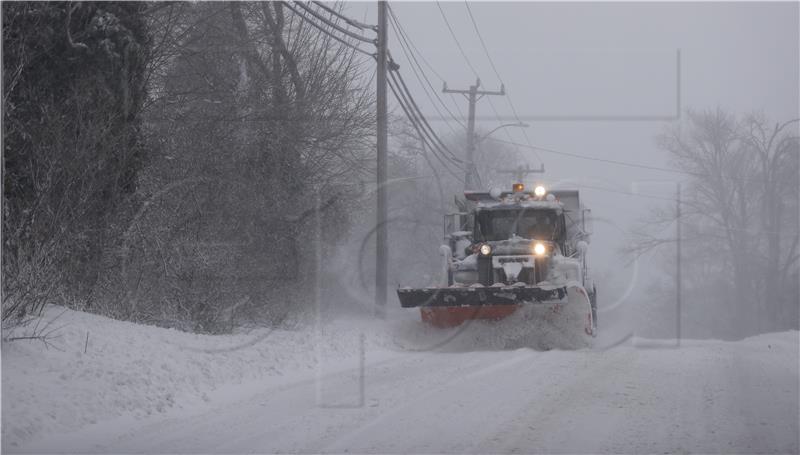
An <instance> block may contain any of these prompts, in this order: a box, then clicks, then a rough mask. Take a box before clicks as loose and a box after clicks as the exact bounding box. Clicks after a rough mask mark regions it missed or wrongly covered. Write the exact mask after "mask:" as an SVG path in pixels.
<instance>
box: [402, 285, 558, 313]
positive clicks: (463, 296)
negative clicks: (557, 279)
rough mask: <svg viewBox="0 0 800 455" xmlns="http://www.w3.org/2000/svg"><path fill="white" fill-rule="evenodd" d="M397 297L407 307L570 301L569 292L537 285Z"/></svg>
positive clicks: (422, 292)
mask: <svg viewBox="0 0 800 455" xmlns="http://www.w3.org/2000/svg"><path fill="white" fill-rule="evenodd" d="M397 297H398V298H399V299H400V305H402V307H403V308H415V307H455V306H483V305H519V304H521V303H559V302H562V301H564V299H566V297H567V290H566V288H556V289H542V288H540V287H534V286H524V287H523V286H520V287H517V286H507V287H474V288H473V287H469V288H423V289H398V290H397Z"/></svg>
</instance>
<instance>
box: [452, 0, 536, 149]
mask: <svg viewBox="0 0 800 455" xmlns="http://www.w3.org/2000/svg"><path fill="white" fill-rule="evenodd" d="M464 5H465V6H466V7H467V12H468V13H469V18H470V20H471V21H472V26H473V27H474V28H475V34H476V35H478V40H479V41H480V42H481V47H482V48H483V52H484V53H485V54H486V58H487V59H488V60H489V65H490V66H491V67H492V70H493V71H494V75H495V76H497V80H498V81H500V84H502V85H503V86H505V81H503V78H502V77H501V76H500V71H498V70H497V65H495V64H494V59H493V58H492V54H491V53H490V52H489V48H488V46H486V41H484V40H483V35H482V34H481V30H480V28H478V23H477V22H476V21H475V16H473V15H472V9H471V8H470V7H469V2H467V1H466V0H464ZM506 100H507V101H508V105H509V106H511V112H512V113H513V114H514V117H515V118H516V119H517V121H518V122H520V123H522V120H520V118H519V114H517V108H516V107H514V103H513V101H511V97H510V96H508V95H506ZM489 104H492V103H491V102H490V103H489ZM492 109H493V110H494V113H495V115H496V116H497V118H498V120H499V119H500V114H499V113H498V112H497V109H494V105H493V104H492ZM506 133H508V131H506ZM507 135H508V138H509V139H511V134H510V133H509V134H507ZM522 135H523V136H525V142H527V143H528V145H533V144H531V140H530V138H529V137H528V132H527V131H525V130H522ZM534 153H536V158H537V159H538V160H539V162H540V163H542V162H543V161H542V157H541V156H539V153H538V152H535V151H534Z"/></svg>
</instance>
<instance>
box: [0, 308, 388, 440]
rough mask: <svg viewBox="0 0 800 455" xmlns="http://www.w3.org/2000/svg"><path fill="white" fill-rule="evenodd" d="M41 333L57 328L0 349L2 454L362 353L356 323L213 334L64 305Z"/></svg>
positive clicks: (47, 317) (189, 407) (176, 409)
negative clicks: (58, 435) (40, 337)
mask: <svg viewBox="0 0 800 455" xmlns="http://www.w3.org/2000/svg"><path fill="white" fill-rule="evenodd" d="M47 324H49V325H48V326H47V327H46V329H45V330H42V329H43V327H44V326H45V325H47ZM33 329H34V327H33V325H31V326H29V327H26V328H23V329H17V330H16V331H15V333H13V334H12V336H13V337H24V336H25V335H29V334H30V333H31V331H32V330H33ZM37 330H38V331H39V332H44V333H47V332H50V331H51V330H52V333H50V334H49V337H48V339H47V344H45V343H43V342H42V341H40V340H16V341H11V342H8V341H5V342H3V345H2V413H3V415H2V418H3V425H2V427H3V429H2V437H3V448H4V449H12V450H13V448H14V447H17V446H18V445H19V444H21V443H23V442H25V441H28V440H31V439H37V438H39V437H42V436H44V435H50V434H53V433H66V432H70V431H73V430H76V429H79V428H82V427H86V426H88V425H93V424H96V423H99V422H107V421H109V420H113V419H115V418H119V417H124V418H130V419H133V420H134V421H137V420H145V419H148V418H154V417H155V418H158V417H169V416H173V415H177V414H180V413H184V414H186V413H189V414H190V413H193V412H201V411H202V410H203V409H205V408H208V407H209V406H214V405H215V402H216V404H219V402H222V401H230V400H235V399H237V398H241V395H243V394H245V395H246V393H247V390H248V388H249V387H251V386H253V387H266V386H270V385H277V384H281V383H282V382H292V381H296V380H297V379H298V378H301V377H309V376H313V374H314V373H315V372H317V370H320V369H323V370H331V371H332V370H335V369H336V368H337V367H339V366H337V365H340V367H341V368H346V367H347V365H348V362H350V364H352V363H353V362H354V361H357V359H358V357H359V353H360V352H361V351H362V350H361V349H360V346H359V344H360V343H361V338H360V337H359V336H358V334H357V333H356V334H353V333H352V332H353V331H354V330H355V329H354V327H352V326H350V327H332V326H328V327H326V328H325V329H324V330H317V328H315V327H313V326H307V327H303V328H300V329H297V330H285V329H276V330H269V329H263V328H262V329H255V330H252V331H249V332H247V333H242V334H235V335H218V336H211V335H197V334H191V333H185V332H181V331H177V330H173V329H163V328H159V327H153V326H146V325H138V324H133V323H129V322H123V321H116V320H113V319H108V318H105V317H102V316H97V315H93V314H88V313H83V312H76V311H71V310H65V309H63V308H60V307H49V308H48V309H47V310H46V312H45V314H44V316H43V317H42V318H41V321H40V323H39V325H38V328H37ZM331 330H334V331H335V333H332V332H331ZM6 335H7V334H6ZM370 338H371V340H373V341H374V340H375V337H370ZM374 350H375V349H373V351H374Z"/></svg>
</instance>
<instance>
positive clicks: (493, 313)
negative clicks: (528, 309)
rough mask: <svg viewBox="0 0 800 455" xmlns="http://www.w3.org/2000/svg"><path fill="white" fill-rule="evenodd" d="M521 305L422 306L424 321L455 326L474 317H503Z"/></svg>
mask: <svg viewBox="0 0 800 455" xmlns="http://www.w3.org/2000/svg"><path fill="white" fill-rule="evenodd" d="M519 307H520V306H519V305H483V306H466V307H425V308H420V309H419V312H420V314H421V315H422V321H423V322H426V323H428V324H431V325H433V326H435V327H440V328H446V327H455V326H458V325H461V324H462V323H464V321H468V320H472V319H492V320H498V319H503V318H504V317H506V316H510V315H511V314H513V313H514V312H515V311H517V308H519Z"/></svg>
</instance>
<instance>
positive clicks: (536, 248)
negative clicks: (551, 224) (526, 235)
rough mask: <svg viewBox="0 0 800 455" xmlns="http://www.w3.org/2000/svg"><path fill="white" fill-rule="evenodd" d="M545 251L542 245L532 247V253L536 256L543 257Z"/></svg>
mask: <svg viewBox="0 0 800 455" xmlns="http://www.w3.org/2000/svg"><path fill="white" fill-rule="evenodd" d="M546 251H547V248H545V247H544V244H541V243H537V244H536V245H534V246H533V253H534V254H535V255H537V256H543V255H544V253H545V252H546Z"/></svg>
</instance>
